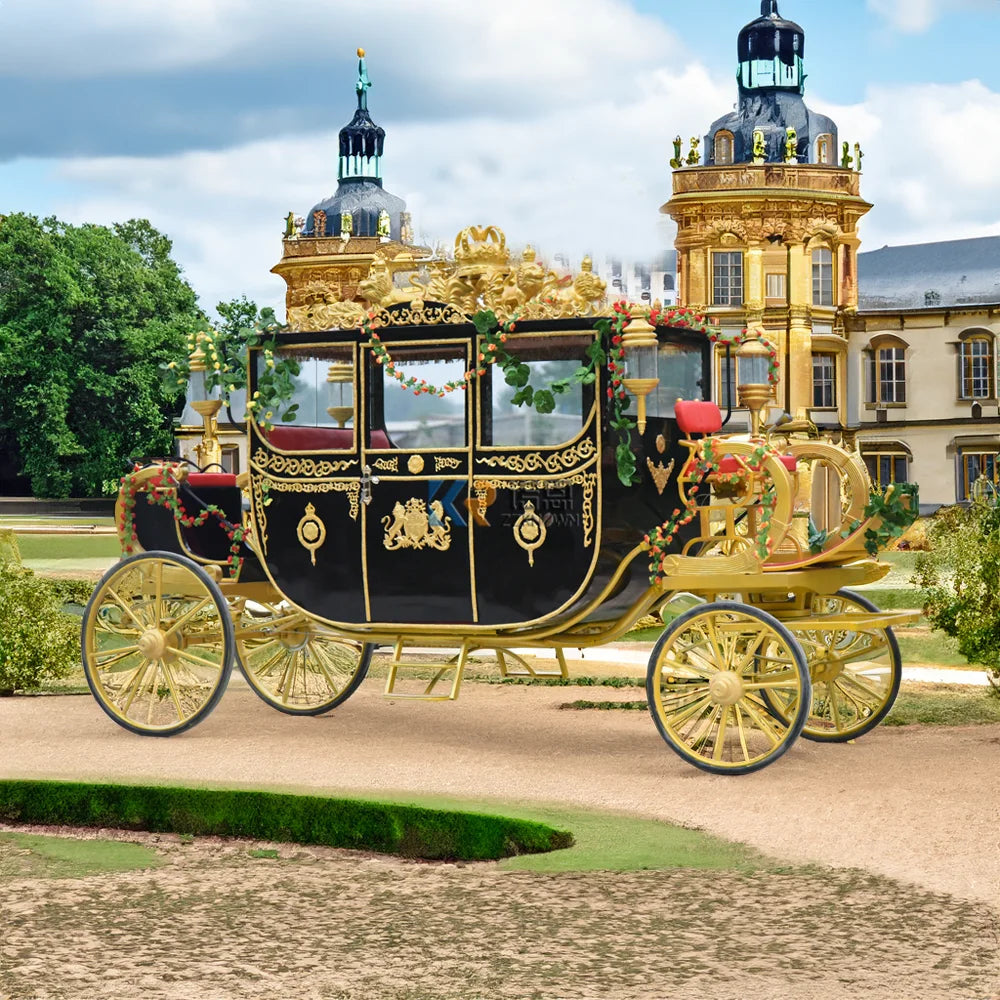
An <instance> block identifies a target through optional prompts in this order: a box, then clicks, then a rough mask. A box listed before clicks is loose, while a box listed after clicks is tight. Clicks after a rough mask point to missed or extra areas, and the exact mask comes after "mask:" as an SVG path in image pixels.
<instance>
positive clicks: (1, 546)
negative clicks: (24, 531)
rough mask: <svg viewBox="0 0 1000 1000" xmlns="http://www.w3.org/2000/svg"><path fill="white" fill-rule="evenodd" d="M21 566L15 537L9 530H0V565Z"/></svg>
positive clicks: (19, 551)
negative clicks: (12, 564) (11, 564)
mask: <svg viewBox="0 0 1000 1000" xmlns="http://www.w3.org/2000/svg"><path fill="white" fill-rule="evenodd" d="M8 562H9V563H16V564H17V565H18V566H20V565H21V550H20V548H18V545H17V535H16V534H14V532H13V531H11V529H10V528H0V563H8Z"/></svg>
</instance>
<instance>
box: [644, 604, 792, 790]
mask: <svg viewBox="0 0 1000 1000" xmlns="http://www.w3.org/2000/svg"><path fill="white" fill-rule="evenodd" d="M765 692H776V693H778V694H779V695H780V698H781V701H782V703H783V704H788V705H792V706H794V707H795V710H794V711H793V712H792V713H790V714H791V719H790V720H789V719H787V718H785V717H783V716H779V715H777V714H775V713H772V712H770V711H769V710H768V705H767V702H766V701H765V699H764V693H765ZM646 696H647V698H648V701H649V709H650V713H651V714H652V716H653V721H654V722H655V723H656V727H657V729H658V730H659V731H660V735H661V736H662V737H663V738H664V740H666V742H667V743H668V744H669V745H670V746H671V747H672V748H673V749H674V750H675V751H676V752H677V753H678V754H679V755H680V756H681V757H682V758H684V759H685V760H687V761H688V762H689V763H691V764H694V766H695V767H699V768H701V769H702V770H703V771H711V772H713V773H715V774H747V773H749V772H751V771H756V770H759V769H760V768H762V767H765V766H766V765H768V764H770V763H773V762H774V761H775V760H777V759H778V758H779V757H780V756H781V755H782V754H783V753H784V752H785V751H786V750H787V749H788V748H789V747H790V746H791V745H792V744H793V743H794V742H795V739H796V737H797V736H798V735H799V732H800V731H801V729H802V725H803V723H804V722H805V719H806V715H807V713H808V709H809V704H810V697H811V694H810V687H809V671H808V668H807V666H806V659H805V656H804V654H803V652H802V650H801V648H800V647H799V644H798V643H797V642H796V640H795V638H794V637H793V636H792V634H791V633H790V632H789V631H788V629H787V628H785V626H784V625H782V624H781V622H779V621H778V620H777V619H776V618H774V617H773V616H771V615H769V614H767V613H766V612H764V611H761V610H760V609H759V608H755V607H752V606H750V605H746V604H739V603H735V602H727V601H717V602H714V603H711V604H704V605H702V606H701V607H696V608H692V609H691V610H690V611H687V612H685V613H684V614H683V615H681V616H680V617H679V618H677V619H676V620H675V621H674V622H673V623H672V624H671V625H670V627H669V628H668V629H667V630H666V631H665V632H664V633H663V635H662V636H661V637H660V639H659V640H658V641H657V643H656V645H655V646H654V647H653V652H652V655H651V656H650V659H649V669H648V671H647V674H646Z"/></svg>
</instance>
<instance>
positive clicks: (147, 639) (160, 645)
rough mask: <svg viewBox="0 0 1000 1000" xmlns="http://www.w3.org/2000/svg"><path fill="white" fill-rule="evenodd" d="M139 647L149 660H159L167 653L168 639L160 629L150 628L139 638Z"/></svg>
mask: <svg viewBox="0 0 1000 1000" xmlns="http://www.w3.org/2000/svg"><path fill="white" fill-rule="evenodd" d="M137 645H138V647H139V652H140V653H142V655H143V656H145V657H146V659H147V660H159V659H162V657H163V654H164V653H165V652H166V651H167V637H166V635H164V634H163V632H162V631H160V629H158V628H148V629H146V631H145V632H143V633H142V635H141V636H139V642H138V643H137Z"/></svg>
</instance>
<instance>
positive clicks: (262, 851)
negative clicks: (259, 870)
mask: <svg viewBox="0 0 1000 1000" xmlns="http://www.w3.org/2000/svg"><path fill="white" fill-rule="evenodd" d="M247 856H248V857H251V858H266V859H267V860H269V861H277V859H278V852H277V851H276V850H275V849H274V848H273V847H255V848H253V849H252V850H250V851H247Z"/></svg>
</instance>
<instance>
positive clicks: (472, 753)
mask: <svg viewBox="0 0 1000 1000" xmlns="http://www.w3.org/2000/svg"><path fill="white" fill-rule="evenodd" d="M628 695H629V693H628V692H615V693H613V694H611V695H609V697H627V696H628ZM574 696H575V695H574V694H573V693H572V692H567V691H566V690H563V689H558V688H530V689H529V688H520V687H512V686H502V687H501V686H487V685H479V684H468V685H466V687H465V689H464V690H463V692H462V697H461V699H460V700H459V701H458V702H457V703H455V704H443V705H442V704H423V703H404V702H400V701H396V702H389V701H386V700H384V699H383V698H382V697H381V693H380V690H379V686H378V682H377V681H374V680H373V681H370V682H368V683H367V684H365V685H364V686H363V687H362V689H361V690H360V691H359V693H358V694H357V695H355V696H354V698H352V699H351V701H350V702H348V703H347V704H346V705H344V706H343V707H341V708H340V709H338V710H337V711H335V712H334V713H332V714H330V715H328V716H325V717H321V718H318V719H294V718H289V717H286V716H282V715H280V714H279V713H277V712H274V711H273V710H270V709H269V708H267V706H265V705H263V704H262V703H261V702H259V701H258V700H257V699H256V698H255V697H254V696H253V695H252V694H251V693H250V692H249V691H248V690H246V689H245V688H239V687H236V686H234V687H233V688H231V689H230V691H228V692H227V694H226V697H225V698H224V699H223V701H222V703H221V705H220V707H219V708H218V709H217V710H216V712H215V713H214V715H213V716H212V717H211V718H210V719H208V720H207V721H206V722H204V723H203V724H202V725H201V726H199V727H198V728H196V729H195V730H193V731H192V732H190V733H188V734H185V735H184V736H181V737H177V738H173V739H169V740H152V739H144V738H140V737H136V736H132V735H130V734H128V733H126V732H124V731H123V730H121V729H119V728H118V727H116V726H115V725H114V724H113V723H111V722H110V720H108V719H107V718H106V717H105V716H104V715H103V713H101V711H100V710H99V709H98V707H97V705H96V704H95V703H94V702H93V701H92V700H91V699H90V698H88V697H67V698H34V699H17V700H0V762H2V763H0V775H3V776H6V777H48V778H81V779H96V780H100V779H105V780H106V779H120V780H132V781H147V780H148V781H164V780H183V781H189V782H205V783H222V784H230V785H256V786H270V787H283V788H293V789H300V790H309V791H323V792H331V793H343V792H351V791H355V790H361V791H363V792H365V793H366V794H372V793H378V794H384V795H385V796H386V797H391V796H393V795H398V794H406V793H421V794H434V795H440V796H454V797H460V798H465V799H474V800H478V801H484V802H490V803H492V804H496V803H502V804H504V805H506V806H508V807H509V806H510V804H511V803H517V802H544V803H561V804H569V805H574V806H584V807H593V808H600V809H611V810H620V811H625V812H628V813H631V814H634V815H641V816H646V817H652V818H659V819H666V820H672V821H676V822H681V823H684V824H687V825H691V826H697V827H701V828H703V829H706V830H710V831H712V832H714V833H717V834H720V835H722V836H725V837H728V838H731V839H735V840H741V841H744V842H746V843H749V844H752V845H754V846H756V847H759V848H761V849H762V850H764V851H766V852H767V853H769V854H771V855H773V856H777V857H781V858H786V859H787V860H788V861H790V862H802V863H814V864H817V865H822V866H830V868H827V869H824V870H819V871H816V872H813V873H810V872H808V871H806V872H802V871H797V872H796V871H793V872H789V873H788V874H780V875H767V876H761V875H756V876H754V875H742V874H738V873H722V874H720V873H697V872H685V871H680V872H678V871H673V872H670V871H668V872H633V873H625V874H606V873H599V872H596V873H569V874H565V875H537V874H531V873H527V872H504V871H500V870H498V869H497V868H496V866H493V865H467V866H453V865H420V864H407V863H405V862H401V861H399V860H395V859H384V858H369V857H361V856H356V855H347V854H344V853H343V852H323V851H321V850H311V851H300V850H298V849H293V848H289V847H288V846H287V845H286V846H284V847H282V848H281V854H282V856H281V859H280V860H278V861H264V860H255V859H251V858H250V857H249V856H248V854H247V850H246V846H245V845H243V846H240V845H232V844H231V845H228V846H227V845H215V846H212V845H210V844H207V843H206V844H202V843H200V842H199V843H198V844H197V845H195V847H194V848H191V847H187V848H185V847H183V846H181V845H179V844H176V843H172V844H169V843H168V844H164V845H161V846H163V847H165V848H167V849H168V855H169V856H170V858H171V863H170V864H169V865H168V866H167V867H166V868H162V869H157V870H155V871H153V872H132V873H127V874H119V875H114V876H103V877H101V878H90V879H78V880H68V879H61V880H52V881H50V882H48V883H44V882H42V883H40V882H38V881H34V882H26V881H21V882H16V881H15V882H11V881H8V883H7V884H6V885H5V886H3V887H2V896H0V918H2V936H0V997H2V998H3V1000H7V997H9V998H10V1000H90V998H95V1000H96V998H104V997H109V998H110V997H122V996H129V997H140V998H144V1000H145V998H149V1000H153V998H156V1000H182V998H184V1000H186V998H188V997H191V996H193V995H195V994H196V993H197V995H199V996H203V997H206V998H208V1000H230V998H232V1000H236V998H257V997H269V998H275V997H277V998H284V997H295V998H306V1000H313V998H314V1000H333V998H342V1000H360V998H378V1000H383V998H384V1000H389V998H392V1000H397V998H398V1000H430V998H435V1000H441V998H475V997H491V998H492V997H497V998H508V997H510V998H527V997H539V998H545V1000H552V998H562V997H565V998H570V997H574V998H576V997H580V998H584V997H612V998H635V1000H640V998H650V1000H652V998H663V997H668V996H669V997H670V998H671V1000H688V998H692V1000H693V998H694V997H698V998H707V1000H735V998H737V997H739V998H741V1000H742V998H743V997H755V998H756V997H760V998H771V997H779V996H782V997H784V996H788V995H791V994H790V993H789V986H792V985H793V986H794V995H795V996H796V997H798V998H802V1000H819V998H821V997H822V998H824V1000H829V998H840V997H844V998H848V997H850V998H855V997H861V996H863V997H865V998H872V1000H883V998H884V1000H890V998H891V1000H897V998H906V1000H923V998H926V1000H946V998H947V1000H951V998H954V1000H986V998H988V997H993V996H994V995H1000V964H998V962H1000V959H998V953H1000V809H998V802H1000V796H998V792H1000V769H998V767H997V763H998V761H1000V726H981V727H969V728H963V729H937V728H935V729H930V728H928V729H916V728H913V729H889V728H881V729H878V730H876V731H875V732H874V733H872V734H870V735H869V736H867V737H865V738H864V739H862V740H860V741H858V742H857V743H856V744H849V745H843V746H822V745H817V744H810V743H808V742H805V741H800V742H799V743H798V744H797V745H796V747H794V748H793V749H792V750H791V751H790V752H789V753H788V754H787V755H786V756H785V757H784V758H782V760H780V761H779V762H777V763H776V764H775V765H774V766H773V767H769V768H766V769H765V770H763V771H760V772H758V773H756V774H753V775H749V776H745V777H741V778H726V777H716V776H712V775H707V774H703V773H701V772H699V771H697V770H695V769H694V768H691V767H690V766H689V765H687V764H685V763H683V762H682V761H681V760H680V759H679V758H677V757H676V756H675V755H674V754H673V753H671V752H670V751H669V750H668V749H667V747H666V746H665V745H664V744H663V743H662V741H661V740H660V739H659V737H658V736H657V735H656V733H655V730H654V728H653V725H652V723H651V721H650V720H649V718H648V716H647V715H646V714H645V713H642V712H600V713H597V712H567V711H559V710H558V705H559V704H560V703H561V702H565V701H568V700H571V698H572V697H574ZM511 811H516V810H511ZM168 839H169V838H168ZM199 841H200V839H199ZM170 852H173V853H172V854H171V853H170ZM858 869H863V870H864V871H859V870H858ZM866 872H867V873H873V874H866ZM879 876H888V877H889V879H886V878H881V877H879ZM890 879H891V880H896V881H890ZM43 941H44V946H42V945H41V944H40V942H43ZM5 991H6V995H5Z"/></svg>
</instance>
